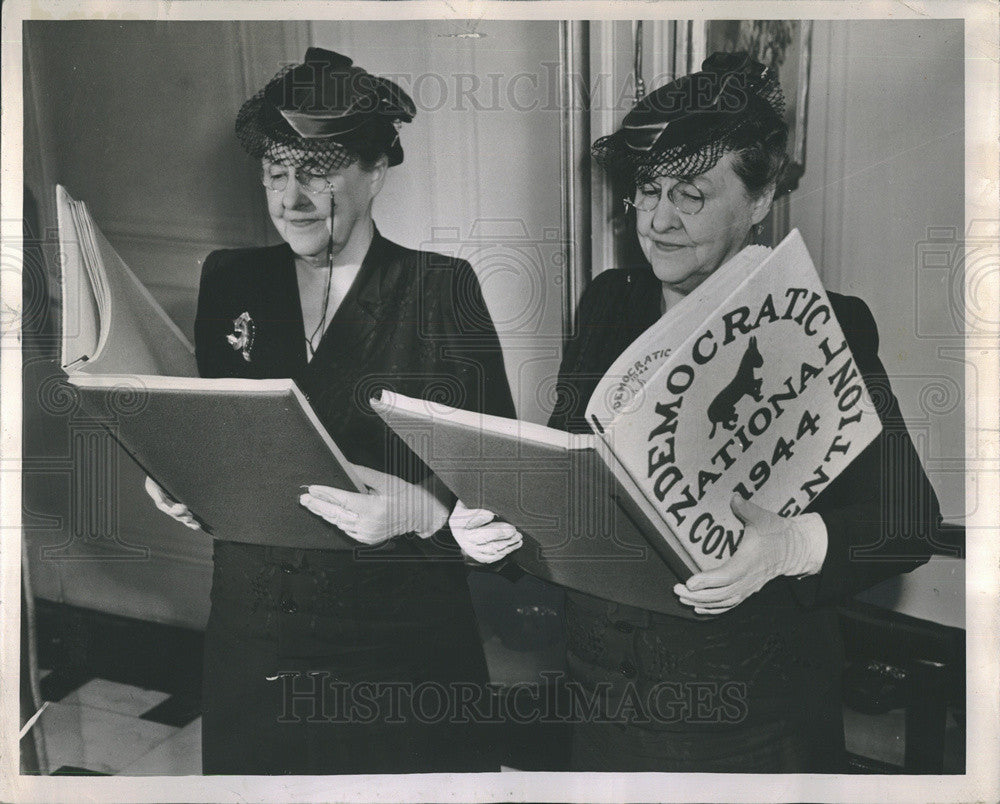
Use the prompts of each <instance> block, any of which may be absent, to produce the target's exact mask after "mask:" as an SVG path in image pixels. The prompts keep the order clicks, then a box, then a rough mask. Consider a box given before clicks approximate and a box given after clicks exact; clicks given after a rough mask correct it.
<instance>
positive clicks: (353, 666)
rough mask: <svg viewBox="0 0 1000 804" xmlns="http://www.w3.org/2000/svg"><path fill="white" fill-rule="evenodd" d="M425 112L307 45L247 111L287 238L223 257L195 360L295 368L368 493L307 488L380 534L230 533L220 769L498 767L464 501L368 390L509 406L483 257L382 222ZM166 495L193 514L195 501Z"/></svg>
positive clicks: (209, 758)
mask: <svg viewBox="0 0 1000 804" xmlns="http://www.w3.org/2000/svg"><path fill="white" fill-rule="evenodd" d="M415 111H416V110H415V107H414V105H413V102H412V101H411V100H410V98H409V97H408V96H407V95H406V93H404V92H403V91H402V90H401V89H400V88H399V87H398V86H396V85H395V84H394V83H392V82H390V81H388V80H385V79H382V78H379V77H376V76H372V75H370V74H368V73H367V72H365V71H364V70H361V69H360V68H358V67H356V66H354V65H353V64H352V63H351V60H350V59H348V58H346V57H344V56H341V55H339V54H336V53H332V52H329V51H325V50H320V49H318V48H310V49H309V51H308V52H307V53H306V58H305V62H304V63H303V64H300V65H298V66H296V67H294V68H291V69H287V70H284V71H282V72H281V73H279V74H278V75H277V76H275V78H274V79H273V80H272V81H271V82H270V83H268V85H267V86H266V87H265V88H264V89H263V90H261V92H259V93H258V94H257V95H255V96H254V97H253V98H251V99H250V100H249V101H247V102H246V104H244V106H243V108H242V109H241V110H240V112H239V116H238V117H237V121H236V133H237V136H238V138H239V140H240V142H241V143H242V145H243V146H244V148H245V149H246V150H247V151H248V152H249V153H250V155H251V156H253V157H254V158H256V159H259V160H260V161H261V176H262V179H261V180H262V183H263V185H264V193H265V194H266V197H267V206H268V212H269V213H270V217H271V220H272V222H273V223H274V226H275V228H276V229H277V231H278V233H279V234H280V235H281V237H282V239H283V240H284V241H285V242H284V243H283V244H281V245H279V246H274V247H270V248H249V249H235V250H225V251H216V252H213V253H212V254H210V255H209V257H208V259H206V261H205V265H204V268H203V271H202V279H201V288H200V292H199V298H198V315H197V321H196V325H195V336H196V351H197V358H198V366H199V369H200V371H201V374H202V375H203V376H206V377H247V378H269V377H292V378H294V379H295V380H296V382H297V383H298V384H299V386H300V387H301V388H302V389H303V391H304V392H305V393H306V394H307V395H308V397H309V399H310V402H311V403H312V406H313V408H314V409H315V411H316V413H317V415H318V416H319V418H320V419H321V421H322V422H323V424H324V426H325V427H326V428H327V430H328V431H329V432H330V434H331V435H332V437H333V438H334V440H335V441H336V443H337V444H338V445H339V446H340V448H341V449H342V450H343V452H344V454H345V455H346V456H347V457H348V459H349V460H351V461H352V462H353V463H354V464H355V465H356V466H357V468H358V473H359V474H360V475H361V476H362V478H363V479H364V481H365V483H366V484H367V485H369V486H370V487H371V493H368V494H357V493H349V492H343V491H340V490H337V489H333V488H330V487H327V486H323V485H315V486H310V487H309V489H308V490H307V491H306V492H305V493H302V494H301V502H302V504H303V505H304V506H305V507H307V508H308V509H309V510H310V511H312V512H313V513H315V514H317V515H318V516H321V517H323V518H324V519H326V520H327V521H328V522H330V523H331V531H333V530H334V528H337V529H339V530H340V531H342V532H344V533H347V534H348V535H349V536H351V537H352V538H354V539H355V540H356V541H358V542H359V543H361V544H363V545H379V548H378V549H374V550H371V551H367V552H363V553H357V552H354V551H336V552H335V551H333V550H315V549H298V548H296V547H295V541H296V540H295V534H294V533H286V534H274V541H273V543H274V546H273V547H261V546H254V545H247V544H237V543H233V542H223V541H216V543H215V554H214V566H215V569H214V575H213V582H212V608H211V614H210V617H209V623H208V628H207V633H206V643H205V654H206V655H205V678H204V695H203V701H202V706H203V713H204V714H203V738H202V747H203V767H204V772H205V773H242V774H270V773H291V774H306V773H379V772H385V773H405V772H422V771H439V772H444V771H487V770H495V769H497V765H496V762H495V760H494V758H493V755H492V752H491V750H490V749H489V747H488V746H487V745H486V743H485V741H484V740H482V739H481V736H480V734H479V732H478V731H477V729H476V727H475V726H474V725H473V724H469V723H466V724H464V725H463V724H462V722H461V720H462V719H461V717H459V718H458V722H454V721H455V720H456V716H455V710H456V706H455V705H456V703H457V701H458V696H461V695H464V696H467V697H468V696H473V697H475V696H476V695H477V694H478V695H482V694H483V691H484V685H485V683H486V681H487V672H486V665H485V661H484V657H483V651H482V645H481V641H480V638H479V633H478V630H477V627H476V622H475V618H474V613H473V609H472V605H471V600H470V596H469V590H468V587H467V585H466V581H465V567H464V564H463V562H462V560H461V555H460V553H459V551H458V550H457V548H456V549H453V551H452V552H451V553H450V554H448V553H447V551H446V550H445V551H444V555H445V556H446V557H447V558H450V559H451V560H442V550H441V549H440V547H433V546H432V543H431V539H430V537H431V536H432V535H434V534H436V533H438V532H439V531H441V530H442V528H444V527H445V526H446V523H447V517H448V512H449V511H450V509H451V503H452V502H453V500H452V499H449V498H448V496H447V494H446V493H442V492H441V490H440V489H439V488H436V487H435V484H434V480H433V477H432V476H430V474H429V470H427V468H426V467H425V466H424V465H423V464H421V463H420V462H419V460H417V459H416V458H415V456H413V454H412V453H411V452H410V451H409V450H408V449H407V448H406V447H405V445H403V443H402V442H401V441H400V440H399V439H398V438H397V437H396V436H395V435H394V434H392V433H391V432H390V431H389V430H388V429H387V428H386V427H385V425H384V424H383V423H382V420H381V419H380V418H379V417H378V416H376V415H375V414H374V413H373V412H372V411H371V409H370V408H369V407H368V405H367V400H368V399H369V398H370V397H371V396H372V394H373V393H375V392H376V389H377V388H379V387H391V388H394V389H395V390H398V391H401V392H402V393H405V394H407V395H412V396H424V397H429V398H436V399H441V400H442V401H444V402H448V403H449V404H454V405H459V406H461V407H467V408H469V409H472V410H483V411H486V412H488V413H495V414H499V415H504V416H510V415H512V414H513V404H512V402H511V397H510V391H509V389H508V386H507V380H506V374H505V372H504V366H503V360H502V356H501V352H500V346H499V342H498V340H497V336H496V333H495V331H494V328H493V325H492V322H491V319H490V316H489V313H488V311H487V309H486V306H485V304H484V302H483V298H482V294H481V292H480V288H479V284H478V281H477V279H476V277H475V274H474V273H473V271H472V269H471V267H470V266H469V264H468V263H467V262H465V261H463V260H457V259H453V258H448V257H444V256H442V255H439V254H432V253H427V252H419V251H413V250H410V249H407V248H404V247H402V246H399V245H396V244H395V243H391V242H389V241H388V240H386V239H385V238H383V237H382V236H381V235H380V234H379V232H378V230H377V229H376V227H375V225H374V223H373V221H372V201H373V199H374V198H375V196H376V195H377V194H378V192H379V190H380V189H381V187H382V183H383V181H384V179H385V175H386V171H387V169H388V168H389V167H390V166H393V165H397V164H399V163H400V162H402V160H403V151H402V148H401V146H400V140H399V128H400V126H401V124H402V123H404V122H409V121H410V120H411V119H412V118H413V116H414V114H415ZM247 448H252V444H251V443H249V442H248V445H247ZM238 475H239V467H234V478H235V480H234V481H233V482H238ZM323 480H324V479H323V478H316V479H315V482H316V483H317V484H321V483H323ZM150 493H151V494H152V495H153V496H154V499H158V505H159V506H160V507H161V508H162V509H163V510H165V511H167V512H168V513H171V514H172V515H174V516H175V517H176V518H178V519H181V520H182V521H186V522H187V523H188V524H190V525H192V526H194V527H197V523H196V522H194V520H193V519H192V518H191V516H190V514H189V513H188V512H187V510H186V509H185V508H184V506H183V505H179V504H176V503H174V502H173V501H171V500H169V499H165V498H164V496H163V494H162V492H160V490H159V489H157V488H156V487H155V486H153V487H151V488H150ZM288 493H289V494H300V493H301V490H299V489H289V490H288ZM444 533H445V534H447V531H444ZM436 541H437V542H440V541H441V536H440V534H439V536H438V538H437V540H436ZM289 545H290V546H289ZM460 714H461V712H459V715H460ZM466 720H468V718H466Z"/></svg>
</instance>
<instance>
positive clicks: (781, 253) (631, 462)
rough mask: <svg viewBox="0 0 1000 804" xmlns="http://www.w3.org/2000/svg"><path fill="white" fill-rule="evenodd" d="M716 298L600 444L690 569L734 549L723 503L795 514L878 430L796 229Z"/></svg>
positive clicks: (731, 518) (734, 524)
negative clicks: (747, 502) (735, 499)
mask: <svg viewBox="0 0 1000 804" xmlns="http://www.w3.org/2000/svg"><path fill="white" fill-rule="evenodd" d="M720 299H721V302H720V303H717V305H716V308H715V310H714V311H713V312H712V313H711V314H710V315H708V316H707V317H705V318H704V319H703V320H702V321H701V323H699V324H698V325H697V326H695V327H693V328H690V329H688V331H687V332H686V333H684V334H683V337H677V338H676V342H675V344H674V346H673V347H672V349H671V352H670V354H669V356H668V357H667V358H666V359H665V360H664V361H663V363H662V365H661V366H660V367H659V368H658V369H657V370H656V371H655V372H652V373H651V375H650V376H649V377H648V379H647V380H646V382H645V383H643V384H642V386H641V388H640V389H639V390H638V392H637V393H635V394H634V395H633V397H632V398H631V400H630V402H629V403H628V405H626V406H625V407H623V409H622V410H620V411H619V412H618V413H617V415H616V416H615V418H614V419H613V420H612V422H611V423H610V424H609V425H608V426H606V427H605V428H604V433H603V437H604V439H605V440H606V442H607V443H608V445H609V446H610V448H611V449H612V450H613V451H614V452H615V454H616V455H617V456H618V457H619V458H620V459H621V461H622V463H623V465H624V466H625V468H626V469H627V470H628V472H629V474H630V475H631V476H632V477H633V479H634V480H635V481H636V483H637V484H638V485H639V487H640V488H641V489H642V490H643V493H644V494H645V495H646V498H647V499H648V500H649V501H650V503H651V504H653V505H654V507H655V508H656V509H657V511H658V512H659V513H660V515H661V516H662V517H663V519H664V521H665V523H666V525H667V526H668V527H669V528H670V529H671V530H672V531H673V532H674V533H675V534H676V536H677V537H678V538H679V539H680V541H681V543H682V544H683V545H684V547H685V549H686V550H687V552H688V555H689V556H690V557H691V558H692V559H693V560H694V561H695V562H697V564H698V565H699V566H700V567H701V568H702V569H711V568H713V567H715V566H718V565H719V564H720V563H722V562H724V561H726V560H727V559H728V558H729V557H731V556H732V555H733V553H734V552H735V551H736V549H737V548H738V546H739V543H740V540H741V539H742V537H743V528H742V526H741V525H740V522H739V520H738V519H737V518H736V517H735V515H734V514H733V513H732V511H731V510H730V506H729V501H730V498H731V497H732V494H733V493H734V492H736V493H739V494H741V495H742V496H743V497H745V498H747V499H753V501H754V502H755V503H756V504H758V505H760V506H762V507H764V508H768V509H771V510H774V511H777V512H778V513H780V514H782V515H790V514H797V513H800V512H802V511H803V510H804V509H805V508H806V507H807V506H808V505H809V504H810V503H811V502H812V501H813V500H814V499H815V498H816V497H817V496H818V495H819V493H820V492H821V491H822V490H823V489H824V488H825V487H826V486H827V485H828V484H829V483H830V481H832V480H833V479H834V478H835V477H837V475H839V474H840V473H841V472H842V471H843V470H844V469H845V468H846V467H847V466H848V465H849V464H850V463H851V461H853V460H854V458H855V457H857V456H858V454H860V452H861V451H862V450H863V449H864V448H865V447H866V446H867V445H868V444H869V443H871V441H872V440H873V439H874V438H875V437H876V436H877V435H878V433H879V432H880V431H881V423H880V421H879V418H878V415H877V413H876V411H875V409H874V406H873V405H872V401H871V398H870V397H869V395H868V390H867V388H866V387H865V383H864V380H863V379H862V377H861V372H860V371H859V370H858V368H857V366H856V365H855V363H854V358H853V356H852V355H851V352H850V349H849V348H848V346H847V342H846V340H845V338H844V334H843V332H842V331H841V329H840V325H839V323H838V322H837V320H836V318H835V316H834V314H833V310H832V308H831V306H830V300H829V298H828V297H827V295H826V291H825V290H824V289H823V286H822V284H821V283H820V280H819V276H818V275H817V273H816V269H815V267H814V266H813V263H812V260H811V258H810V257H809V252H808V250H807V249H806V246H805V243H804V242H803V241H802V237H801V235H800V234H799V232H798V231H797V230H794V231H792V233H791V234H789V235H788V237H786V238H785V239H784V240H783V241H782V242H781V244H780V245H779V246H777V248H775V249H774V250H773V251H772V252H771V253H770V254H768V255H767V256H766V257H765V258H764V259H763V261H761V262H760V263H759V264H758V265H757V266H756V267H755V268H754V269H753V270H752V271H751V272H750V273H749V274H748V275H747V276H746V277H745V278H744V279H743V281H741V282H740V283H739V284H738V285H737V286H736V287H735V288H734V289H733V290H732V292H731V293H730V294H729V295H728V296H726V297H725V298H721V297H720ZM717 302H718V300H717ZM672 334H673V335H675V336H677V335H678V334H679V333H677V332H674V333H672Z"/></svg>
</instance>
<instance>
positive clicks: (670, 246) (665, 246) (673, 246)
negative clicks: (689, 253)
mask: <svg viewBox="0 0 1000 804" xmlns="http://www.w3.org/2000/svg"><path fill="white" fill-rule="evenodd" d="M653 245H654V246H656V250H657V251H668V252H669V251H677V250H679V249H682V248H686V246H685V245H684V244H682V243H661V242H659V241H658V240H654V241H653Z"/></svg>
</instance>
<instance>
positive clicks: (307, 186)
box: [260, 165, 333, 195]
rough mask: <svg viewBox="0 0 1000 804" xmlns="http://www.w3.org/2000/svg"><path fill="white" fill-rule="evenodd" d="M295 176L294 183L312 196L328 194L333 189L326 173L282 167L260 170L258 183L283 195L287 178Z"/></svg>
mask: <svg viewBox="0 0 1000 804" xmlns="http://www.w3.org/2000/svg"><path fill="white" fill-rule="evenodd" d="M293 174H294V176H295V181H296V183H297V184H298V185H299V187H301V188H302V189H303V190H305V191H306V192H307V193H310V194H312V195H319V194H320V193H328V192H330V190H332V189H333V184H331V182H330V176H329V174H327V173H314V172H312V171H309V170H306V169H305V168H295V169H294V170H293V169H292V168H286V167H284V166H283V165H271V166H269V167H264V168H261V171H260V183H261V184H263V185H264V187H265V188H267V189H268V190H270V191H271V192H274V193H283V192H285V188H287V187H288V177H289V176H291V175H293Z"/></svg>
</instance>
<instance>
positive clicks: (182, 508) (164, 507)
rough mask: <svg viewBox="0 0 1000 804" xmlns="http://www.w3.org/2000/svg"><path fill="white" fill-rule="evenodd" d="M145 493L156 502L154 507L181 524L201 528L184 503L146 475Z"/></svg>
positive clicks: (196, 528)
mask: <svg viewBox="0 0 1000 804" xmlns="http://www.w3.org/2000/svg"><path fill="white" fill-rule="evenodd" d="M146 494H148V495H149V496H150V498H152V500H153V502H154V503H156V507H157V508H159V509H160V510H161V511H163V513H165V514H166V515H167V516H169V517H172V518H173V519H176V520H177V521H178V522H180V523H181V524H182V525H187V526H188V527H189V528H191V530H201V525H199V524H198V520H197V519H195V518H194V514H192V513H191V511H190V510H189V509H188V507H187V506H186V505H184V503H179V502H177V500H175V499H174V498H173V497H171V496H170V495H169V494H167V492H165V491H164V490H163V489H162V488H161V487H160V485H159V484H158V483H157V482H156V481H155V480H153V478H151V477H149V476H148V475H147V476H146Z"/></svg>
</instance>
